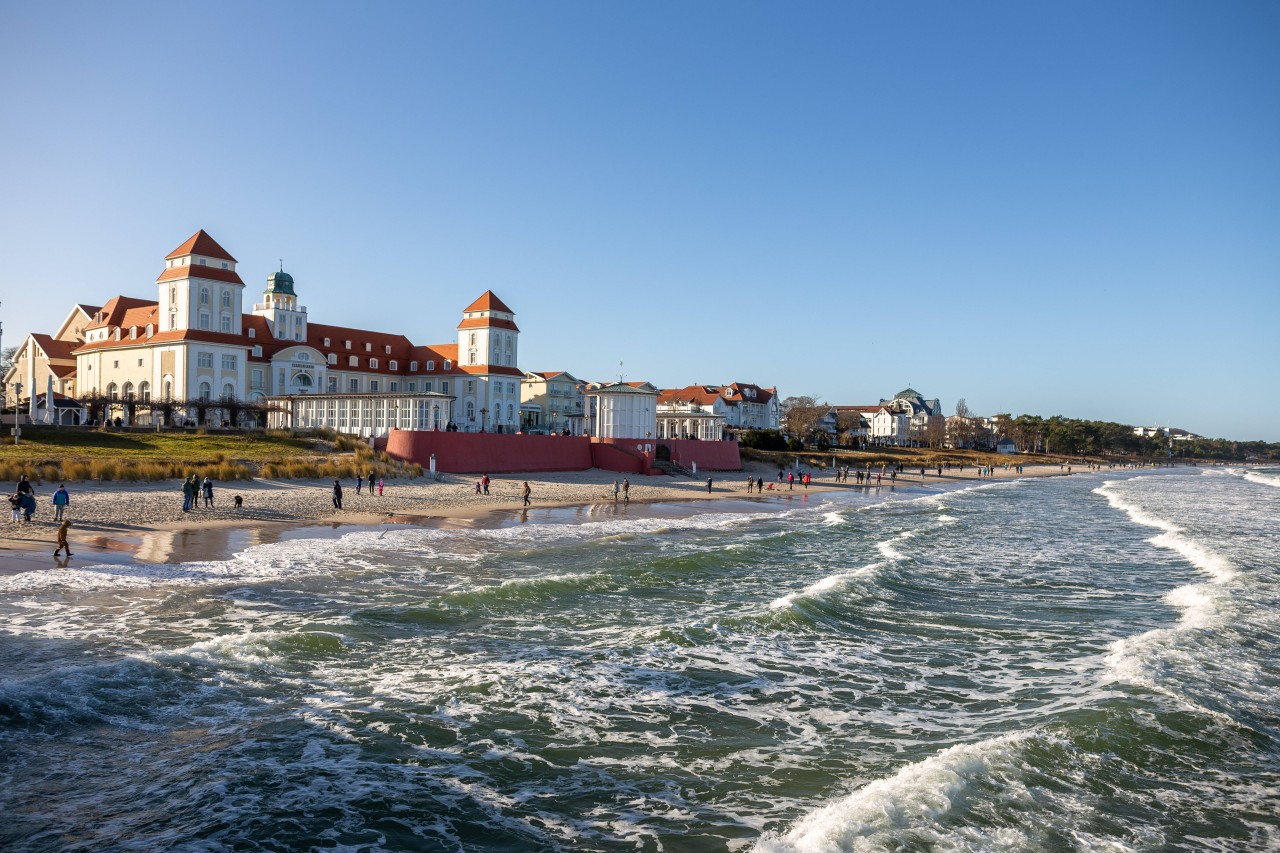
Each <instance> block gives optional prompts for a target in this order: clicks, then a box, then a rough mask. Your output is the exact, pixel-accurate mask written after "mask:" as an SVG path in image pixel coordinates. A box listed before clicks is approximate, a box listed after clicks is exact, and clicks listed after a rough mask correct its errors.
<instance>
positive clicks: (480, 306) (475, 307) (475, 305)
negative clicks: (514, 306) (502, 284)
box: [462, 290, 516, 314]
mask: <svg viewBox="0 0 1280 853" xmlns="http://www.w3.org/2000/svg"><path fill="white" fill-rule="evenodd" d="M462 311H463V313H466V312H467V311H505V312H506V313H508V314H514V313H516V312H514V311H512V310H511V309H510V308H508V307H507V305H506V303H505V302H503V301H502V300H501V299H499V298H498V297H497V296H495V295H494V293H493V291H492V290H486V291H485V292H484V293H483V294H482V295H481V296H480V298H479V299H477V300H476V301H475V302H472V303H471V304H470V305H468V306H467V307H466V308H463V309H462Z"/></svg>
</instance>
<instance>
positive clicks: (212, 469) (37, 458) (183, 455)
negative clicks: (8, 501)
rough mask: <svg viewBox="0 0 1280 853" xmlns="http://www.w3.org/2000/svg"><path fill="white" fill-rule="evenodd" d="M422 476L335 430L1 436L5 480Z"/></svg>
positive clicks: (42, 430) (28, 430)
mask: <svg viewBox="0 0 1280 853" xmlns="http://www.w3.org/2000/svg"><path fill="white" fill-rule="evenodd" d="M357 471H359V472H362V473H367V472H369V471H373V472H374V474H375V475H377V476H381V477H416V476H421V474H422V467H421V466H419V465H412V464H409V465H406V464H402V463H398V462H394V461H392V460H391V459H390V458H389V457H387V456H386V454H379V455H378V456H376V457H375V454H374V452H373V451H372V450H370V449H369V447H368V446H367V445H365V444H364V443H363V442H361V441H359V440H357V439H354V438H351V437H349V436H341V435H334V434H332V433H316V434H295V433H292V432H287V431H271V432H266V433H262V432H248V433H241V434H221V433H220V434H212V435H200V434H196V433H186V432H168V433H155V432H141V431H139V432H102V431H98V430H84V429H57V428H54V427H24V428H23V430H22V437H21V440H20V442H19V443H18V444H17V446H15V445H14V442H13V437H12V436H11V435H5V436H4V437H3V441H2V442H0V481H4V480H16V479H17V477H18V476H19V475H20V474H27V475H28V476H34V477H37V478H39V479H41V480H45V481H49V480H67V481H79V480H163V479H170V478H174V477H186V476H188V475H190V474H199V475H200V476H202V477H205V476H210V477H213V478H214V479H216V480H221V481H227V480H243V479H249V478H252V477H268V478H289V479H311V478H316V477H343V478H346V477H354V476H355V475H356V472H357Z"/></svg>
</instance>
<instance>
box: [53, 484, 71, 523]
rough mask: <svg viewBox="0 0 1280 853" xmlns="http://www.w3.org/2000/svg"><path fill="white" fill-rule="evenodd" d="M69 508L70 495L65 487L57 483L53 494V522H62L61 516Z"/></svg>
mask: <svg viewBox="0 0 1280 853" xmlns="http://www.w3.org/2000/svg"><path fill="white" fill-rule="evenodd" d="M69 506H71V495H70V494H68V492H67V487H66V486H65V485H63V484H62V483H59V484H58V491H56V492H54V493H53V520H54V521H62V516H63V515H64V514H65V513H66V511H67V507H69Z"/></svg>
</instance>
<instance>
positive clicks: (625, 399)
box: [586, 383, 658, 439]
mask: <svg viewBox="0 0 1280 853" xmlns="http://www.w3.org/2000/svg"><path fill="white" fill-rule="evenodd" d="M586 396H587V399H588V402H589V404H590V405H589V409H590V411H591V412H592V416H591V422H590V424H589V429H590V432H591V435H592V436H593V437H595V438H645V439H652V438H653V437H654V436H656V435H657V432H658V419H657V399H658V393H657V392H656V391H650V390H647V389H645V388H637V387H635V386H634V385H626V384H622V383H618V384H614V385H605V386H603V387H601V388H597V389H595V390H593V391H588V392H587V395H586Z"/></svg>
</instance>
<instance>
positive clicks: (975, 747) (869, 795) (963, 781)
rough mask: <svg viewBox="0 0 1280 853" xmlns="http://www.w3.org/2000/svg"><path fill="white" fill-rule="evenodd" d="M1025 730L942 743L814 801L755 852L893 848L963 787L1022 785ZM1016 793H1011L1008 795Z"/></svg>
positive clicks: (934, 817)
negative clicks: (834, 796)
mask: <svg viewBox="0 0 1280 853" xmlns="http://www.w3.org/2000/svg"><path fill="white" fill-rule="evenodd" d="M1032 737H1033V734H1032V733H1030V732H1016V733H1013V734H1008V735H1002V736H1000V737H995V738H990V739H987V740H983V741H979V742H977V743H971V744H959V745H957V746H952V747H950V748H948V749H944V750H942V751H940V752H938V753H937V754H936V755H933V756H930V757H929V758H926V759H924V760H923V761H918V762H915V763H913V764H908V765H906V766H905V767H903V768H902V769H901V770H899V771H898V772H897V773H895V774H893V775H892V776H889V777H887V778H884V779H878V780H876V781H874V782H871V783H869V784H866V785H863V786H862V787H861V788H858V789H857V790H856V791H854V792H853V793H851V794H848V795H846V796H844V797H841V798H840V799H838V800H835V801H834V802H831V803H828V804H827V805H824V806H820V807H818V808H817V809H815V810H814V811H812V812H810V813H809V814H807V815H805V816H804V817H802V818H801V819H800V820H799V821H797V822H796V824H795V826H793V827H792V828H791V829H790V831H788V832H787V833H786V834H783V835H778V834H773V833H770V834H767V835H765V836H764V837H763V838H761V839H760V841H759V842H757V844H756V846H755V848H754V849H755V851H756V853H837V851H848V850H863V849H866V850H880V849H897V846H898V845H897V844H896V842H897V841H900V840H901V838H902V835H903V833H904V832H910V831H912V830H920V829H928V828H932V827H936V826H937V823H938V821H939V819H940V818H943V817H944V816H945V815H946V814H947V813H948V812H950V811H951V810H952V808H953V806H954V805H956V803H957V802H958V801H961V800H963V798H964V796H965V794H966V792H967V791H969V790H970V789H972V788H973V787H974V786H975V785H978V784H981V783H982V782H984V781H996V782H998V783H999V787H1001V788H1003V789H1005V790H1008V791H1011V792H1013V791H1019V790H1025V784H1024V783H1023V782H1022V781H1021V777H1022V775H1023V771H1022V766H1023V763H1022V760H1021V753H1022V748H1023V744H1024V742H1025V741H1027V740H1028V739H1030V738H1032ZM1010 796H1014V794H1012V793H1011V794H1010Z"/></svg>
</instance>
